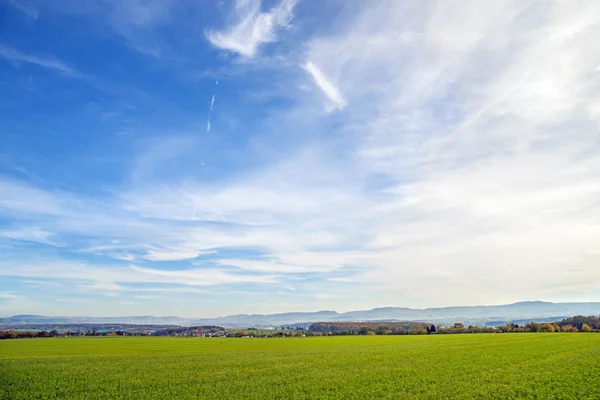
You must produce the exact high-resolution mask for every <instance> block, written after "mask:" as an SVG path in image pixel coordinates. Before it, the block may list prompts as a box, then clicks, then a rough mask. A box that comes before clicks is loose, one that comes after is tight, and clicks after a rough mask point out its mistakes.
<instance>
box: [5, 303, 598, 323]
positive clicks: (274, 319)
mask: <svg viewBox="0 0 600 400" xmlns="http://www.w3.org/2000/svg"><path fill="white" fill-rule="evenodd" d="M598 314H600V302H563V303H553V302H546V301H520V302H516V303H510V304H501V305H475V306H452V307H430V308H409V307H377V308H373V309H370V310H356V311H348V312H344V313H338V312H337V311H332V310H320V311H315V312H285V313H274V314H235V315H226V316H221V317H215V318H182V317H177V316H163V317H156V316H152V315H145V316H120V317H89V316H75V317H67V316H54V317H52V316H42V315H33V314H19V315H13V316H12V317H4V318H0V324H3V325H11V324H36V323H45V324H48V323H50V324H53V323H55V324H71V323H128V324H141V325H144V324H165V325H187V326H189V325H221V326H225V327H239V326H241V327H244V326H261V327H275V326H279V325H293V324H309V323H313V322H334V321H335V322H342V321H377V320H390V321H394V320H412V321H428V322H438V323H439V322H463V323H465V322H469V323H485V322H489V321H507V322H509V321H512V320H524V319H532V320H535V319H548V318H554V317H556V318H559V317H561V318H562V317H564V316H565V315H568V316H571V315H598Z"/></svg>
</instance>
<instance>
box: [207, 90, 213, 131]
mask: <svg viewBox="0 0 600 400" xmlns="http://www.w3.org/2000/svg"><path fill="white" fill-rule="evenodd" d="M214 105H215V95H214V94H213V97H212V100H211V101H210V110H208V121H206V132H210V116H211V115H212V110H213V106H214Z"/></svg>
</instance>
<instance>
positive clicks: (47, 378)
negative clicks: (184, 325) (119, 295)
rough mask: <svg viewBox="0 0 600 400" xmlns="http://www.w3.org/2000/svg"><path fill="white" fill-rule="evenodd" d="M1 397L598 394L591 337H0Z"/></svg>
mask: <svg viewBox="0 0 600 400" xmlns="http://www.w3.org/2000/svg"><path fill="white" fill-rule="evenodd" d="M0 397H2V398H3V399H58V398H60V399H171V398H176V399H196V398H197V399H323V398H332V399H369V398H388V399H398V398H402V399H481V398H495V399H517V398H529V399H571V398H572V399H600V334H594V333H590V334H585V333H548V334H545V333H533V334H527V333H523V334H482V335H428V336H349V337H314V338H308V337H307V338H278V339H276V338H269V339H258V338H254V339H233V338H230V339H217V338H210V339H209V338H202V339H200V338H168V337H115V338H64V339H62V338H54V339H23V340H6V341H2V342H0Z"/></svg>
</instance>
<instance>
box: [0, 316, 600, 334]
mask: <svg viewBox="0 0 600 400" xmlns="http://www.w3.org/2000/svg"><path fill="white" fill-rule="evenodd" d="M512 332H600V316H587V317H586V316H583V315H577V316H574V317H570V318H565V319H563V320H562V321H557V322H547V323H538V322H529V323H527V324H523V325H518V324H515V323H512V322H509V323H507V324H505V325H501V326H495V327H480V326H473V325H469V326H466V327H465V326H464V324H462V323H460V322H457V323H455V324H453V325H452V326H447V327H445V326H436V325H434V324H429V323H423V322H407V321H404V322H362V323H361V322H318V323H314V324H311V325H310V327H309V329H307V330H302V329H300V328H299V329H296V330H293V331H287V332H284V331H272V333H271V332H269V333H267V332H265V331H262V332H261V333H255V332H251V331H250V332H246V331H227V330H225V328H223V327H221V326H212V325H211V326H192V327H168V328H165V329H161V330H158V331H155V332H135V331H134V332H132V331H123V330H116V331H115V330H112V331H98V330H87V331H83V330H77V331H64V332H60V331H57V330H56V329H53V330H50V331H46V330H42V331H32V330H27V331H25V330H0V339H25V338H48V337H76V336H212V335H215V336H218V337H292V336H294V337H301V336H344V335H428V334H467V333H471V334H475V333H512Z"/></svg>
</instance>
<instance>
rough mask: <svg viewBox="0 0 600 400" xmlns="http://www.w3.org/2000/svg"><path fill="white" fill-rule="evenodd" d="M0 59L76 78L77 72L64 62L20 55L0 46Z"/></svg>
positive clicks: (15, 51)
mask: <svg viewBox="0 0 600 400" xmlns="http://www.w3.org/2000/svg"><path fill="white" fill-rule="evenodd" d="M0 57H1V58H4V59H5V60H8V61H11V62H15V63H28V64H33V65H36V66H38V67H42V68H46V69H49V70H53V71H57V72H61V73H63V74H65V75H69V76H78V75H79V74H78V72H77V71H75V70H74V69H73V68H71V67H70V66H69V65H67V64H65V63H64V62H62V61H60V60H57V59H52V58H43V57H38V56H33V55H28V54H24V53H20V52H18V51H17V50H15V49H12V48H9V47H6V46H4V45H0Z"/></svg>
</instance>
